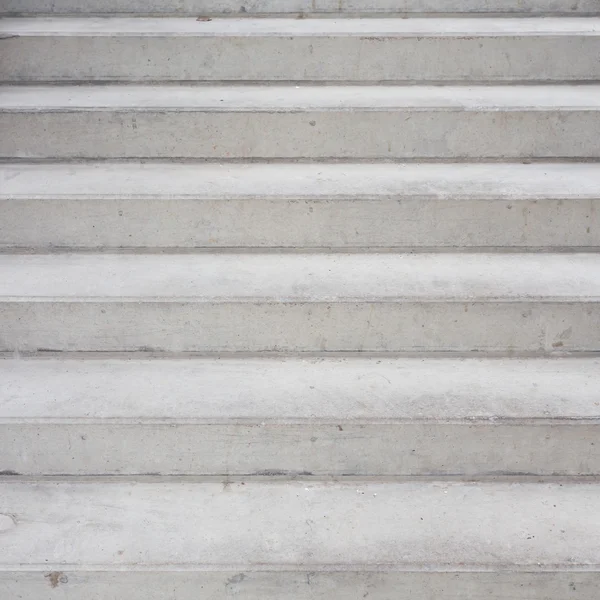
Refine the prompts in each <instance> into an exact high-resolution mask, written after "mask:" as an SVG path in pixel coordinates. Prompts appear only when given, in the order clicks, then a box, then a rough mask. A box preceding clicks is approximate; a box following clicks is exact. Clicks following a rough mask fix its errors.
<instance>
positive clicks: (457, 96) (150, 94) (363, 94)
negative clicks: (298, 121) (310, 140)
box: [0, 85, 600, 112]
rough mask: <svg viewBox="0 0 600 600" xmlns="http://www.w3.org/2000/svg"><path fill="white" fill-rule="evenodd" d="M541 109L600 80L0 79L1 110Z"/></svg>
mask: <svg viewBox="0 0 600 600" xmlns="http://www.w3.org/2000/svg"><path fill="white" fill-rule="evenodd" d="M432 108H433V109H437V110H446V111H456V110H459V111H499V110H508V111H520V110H525V111H528V110H532V111H546V110H557V109H558V110H567V111H569V110H577V111H581V110H584V111H596V110H598V109H600V85H547V86H526V85H513V86H508V85H507V86H471V87H469V86H467V87H465V86H361V87H352V86H297V87H296V86H261V85H255V86H247V85H244V86H185V85H182V86H176V87H175V86H168V85H162V86H161V85H150V86H142V85H131V86H126V87H124V86H118V85H112V86H111V85H102V86H77V85H65V86H3V87H2V88H0V110H2V111H16V112H21V111H27V110H29V109H34V110H35V111H36V112H39V111H41V110H44V111H46V110H48V111H72V110H74V109H78V110H79V109H120V110H123V109H134V110H135V111H139V112H144V111H145V110H148V109H160V110H166V111H178V112H180V111H181V110H194V111H195V110H202V111H210V112H224V111H226V112H230V111H259V112H263V111H272V110H275V111H278V112H279V111H282V112H288V111H293V112H295V111H306V112H308V111H312V110H324V111H326V110H327V111H330V110H334V109H341V110H356V109H361V110H368V111H382V110H383V111H385V110H388V109H410V110H412V111H418V110H421V111H427V110H429V109H432Z"/></svg>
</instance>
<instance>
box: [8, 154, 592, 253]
mask: <svg viewBox="0 0 600 600" xmlns="http://www.w3.org/2000/svg"><path fill="white" fill-rule="evenodd" d="M0 213H1V214H2V219H0V247H5V248H37V249H44V248H56V247H59V248H120V247H128V248H223V247H229V248H231V247H244V248H248V247H253V248H261V247H263V248H266V247H270V248H281V247H284V248H330V247H335V248H366V247H369V248H441V247H444V248H459V247H470V248H474V247H479V248H486V247H488V248H489V247H495V248H514V247H518V248H532V247H542V248H565V247H580V248H581V247H584V248H590V247H600V220H598V219H597V218H595V215H596V214H598V213H600V166H598V165H596V164H590V163H588V164H584V163H581V164H556V163H554V164H553V163H547V164H537V163H533V164H529V165H523V164H520V163H518V164H515V163H513V164H464V163H463V164H431V163H430V164H427V163H425V164H361V163H354V164H334V163H329V164H317V165H314V164H292V163H286V164H231V163H230V164H220V165H215V164H210V163H208V164H206V163H204V164H202V163H198V164H174V163H152V164H140V163H127V164H122V163H104V162H103V163H97V164H89V163H86V164H21V163H19V164H3V165H0Z"/></svg>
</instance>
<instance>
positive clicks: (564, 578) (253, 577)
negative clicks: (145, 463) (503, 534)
mask: <svg viewBox="0 0 600 600" xmlns="http://www.w3.org/2000/svg"><path fill="white" fill-rule="evenodd" d="M53 582H56V586H54V583H53ZM599 583H600V581H599V575H598V572H597V571H591V572H577V571H568V570H567V571H554V572H547V573H526V572H518V573H515V572H503V571H498V572H495V573H486V572H464V571H463V572H445V573H444V572H425V571H422V572H409V571H400V572H398V571H389V570H385V569H382V570H381V571H377V572H369V571H364V572H362V573H358V572H356V571H344V572H339V571H337V572H336V571H316V570H312V571H281V570H278V571H256V570H232V571H221V572H216V571H176V570H171V571H162V572H158V573H157V572H141V573H140V572H132V571H129V572H127V571H113V572H105V571H85V570H77V571H73V570H68V571H66V572H65V571H13V572H10V571H7V572H0V591H1V592H2V593H3V594H4V596H5V597H7V598H18V597H19V596H22V595H23V592H24V591H26V592H27V593H28V594H30V596H31V597H32V598H45V599H46V598H47V599H48V600H65V599H66V598H68V599H69V600H106V598H110V597H111V595H112V596H115V595H116V596H117V597H119V598H121V597H122V598H129V599H130V600H164V598H168V597H169V594H171V595H172V594H173V593H175V594H176V598H177V600H198V597H199V595H200V597H201V598H203V597H206V598H210V599H211V600H230V599H231V598H235V597H236V596H239V597H242V598H244V599H245V600H246V599H247V600H331V598H336V599H339V600H356V599H357V598H358V599H360V598H368V599H369V600H415V596H416V595H417V596H416V597H418V598H419V600H456V598H457V597H458V598H486V599H488V600H506V598H510V599H511V600H514V599H516V598H518V599H527V600H565V598H576V599H577V600H597V597H598V585H599Z"/></svg>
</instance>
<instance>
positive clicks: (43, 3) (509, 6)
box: [0, 0, 600, 16]
mask: <svg viewBox="0 0 600 600" xmlns="http://www.w3.org/2000/svg"><path fill="white" fill-rule="evenodd" d="M0 12H4V13H9V14H10V13H14V14H32V13H33V14H35V13H46V14H52V13H55V14H65V13H70V14H77V13H92V14H93V13H98V14H109V15H110V14H119V13H125V14H136V15H139V14H159V15H161V14H162V15H164V14H167V15H179V14H192V15H195V16H198V15H230V16H231V15H235V16H244V15H247V16H254V15H261V14H290V13H292V14H298V13H301V14H306V15H315V16H319V15H323V16H327V15H342V16H349V15H357V14H359V15H360V14H363V15H364V14H367V15H376V14H379V15H390V14H392V15H393V14H411V13H412V14H414V13H416V14H420V13H425V14H427V13H469V14H473V13H484V14H485V13H501V14H502V13H507V14H514V15H517V16H518V15H528V14H563V15H569V14H571V15H573V14H574V15H582V14H596V15H597V14H599V13H600V8H599V7H598V3H597V1H596V0H578V1H577V2H573V1H572V0H177V1H174V0H169V1H167V2H165V1H164V0H162V1H161V0H84V1H82V0H4V2H3V3H2V6H1V7H0Z"/></svg>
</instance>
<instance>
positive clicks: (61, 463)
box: [0, 419, 600, 476]
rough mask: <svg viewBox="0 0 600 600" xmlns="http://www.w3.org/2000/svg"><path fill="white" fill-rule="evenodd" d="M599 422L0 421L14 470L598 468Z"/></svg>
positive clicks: (589, 471)
mask: <svg viewBox="0 0 600 600" xmlns="http://www.w3.org/2000/svg"><path fill="white" fill-rule="evenodd" d="M599 435H600V424H596V425H587V424H584V423H573V424H568V423H565V422H564V421H563V422H562V423H551V422H549V423H547V424H536V425H532V424H527V423H518V422H517V423H502V424H496V425H482V424H475V425H474V424H451V423H444V422H443V421H440V422H437V423H431V424H396V425H389V424H388V425H386V424H373V423H371V424H369V423H367V424H364V425H359V424H356V423H348V422H347V421H344V420H343V419H340V424H323V423H319V422H318V420H315V421H313V422H307V423H306V424H295V425H293V424H288V425H285V424H274V423H273V424H270V423H268V422H267V423H266V424H265V423H262V424H261V422H255V423H253V424H247V425H233V424H232V425H218V424H213V425H202V424H181V423H180V424H143V423H138V424H131V425H122V424H103V423H89V422H85V421H82V422H81V423H77V424H44V423H42V424H37V425H32V424H9V425H7V424H3V425H0V439H2V440H3V443H2V444H0V450H1V451H0V456H1V457H2V459H1V461H0V472H1V471H5V472H6V471H8V472H16V473H19V474H21V475H36V476H37V475H115V474H118V475H139V474H144V475H145V474H149V473H152V474H160V475H224V474H226V475H290V474H298V473H302V474H310V475H369V476H371V475H406V476H411V475H467V476H482V475H499V474H502V475H510V474H523V473H527V474H535V475H561V476H563V475H564V476H567V475H573V476H576V475H597V474H600V444H596V442H597V441H598V439H599Z"/></svg>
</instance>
